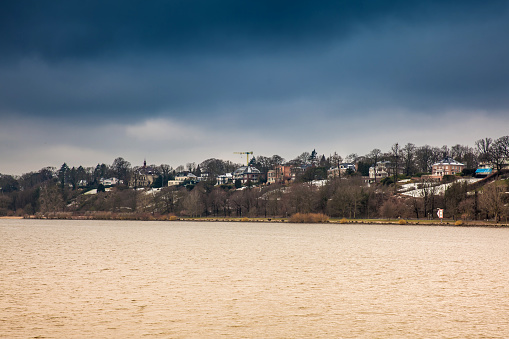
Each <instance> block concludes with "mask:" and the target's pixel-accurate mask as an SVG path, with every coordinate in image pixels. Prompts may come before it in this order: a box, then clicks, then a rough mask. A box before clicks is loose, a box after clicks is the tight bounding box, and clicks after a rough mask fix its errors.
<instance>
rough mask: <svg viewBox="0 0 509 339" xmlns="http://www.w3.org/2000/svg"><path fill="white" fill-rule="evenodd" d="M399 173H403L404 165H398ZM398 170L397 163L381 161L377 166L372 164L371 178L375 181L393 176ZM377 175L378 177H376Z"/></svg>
mask: <svg viewBox="0 0 509 339" xmlns="http://www.w3.org/2000/svg"><path fill="white" fill-rule="evenodd" d="M397 170H398V174H403V173H404V170H403V166H399V167H398V169H397ZM395 172H396V166H395V164H393V163H391V162H390V161H380V162H378V163H377V164H376V167H375V166H371V167H370V168H369V180H370V181H371V182H373V181H377V182H378V181H379V180H381V179H384V178H387V177H390V176H393V175H394V173H395ZM375 175H376V177H375Z"/></svg>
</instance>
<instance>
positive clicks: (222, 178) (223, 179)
mask: <svg viewBox="0 0 509 339" xmlns="http://www.w3.org/2000/svg"><path fill="white" fill-rule="evenodd" d="M232 182H233V174H231V173H226V174H222V175H219V176H218V177H217V180H216V185H225V184H229V183H232Z"/></svg>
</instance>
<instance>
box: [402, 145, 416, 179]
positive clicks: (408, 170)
mask: <svg viewBox="0 0 509 339" xmlns="http://www.w3.org/2000/svg"><path fill="white" fill-rule="evenodd" d="M401 155H402V160H403V166H404V168H405V174H406V175H407V176H410V175H411V174H413V171H414V158H415V145H414V144H412V143H408V144H406V145H405V147H403V149H402V150H401Z"/></svg>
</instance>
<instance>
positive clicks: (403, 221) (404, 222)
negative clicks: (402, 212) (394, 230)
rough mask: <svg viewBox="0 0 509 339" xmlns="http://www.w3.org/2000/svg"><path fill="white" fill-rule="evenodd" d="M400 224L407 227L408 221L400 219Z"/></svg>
mask: <svg viewBox="0 0 509 339" xmlns="http://www.w3.org/2000/svg"><path fill="white" fill-rule="evenodd" d="M398 224H400V225H406V220H405V219H400V220H399V221H398Z"/></svg>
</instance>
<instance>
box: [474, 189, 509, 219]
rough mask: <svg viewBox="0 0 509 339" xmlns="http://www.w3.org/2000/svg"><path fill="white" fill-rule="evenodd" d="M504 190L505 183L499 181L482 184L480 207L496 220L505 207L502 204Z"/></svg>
mask: <svg viewBox="0 0 509 339" xmlns="http://www.w3.org/2000/svg"><path fill="white" fill-rule="evenodd" d="M505 191H506V185H504V184H503V183H501V182H493V183H491V184H488V185H485V186H484V188H483V190H482V194H481V195H480V198H479V203H480V207H481V209H482V210H483V211H484V212H486V215H487V216H491V217H493V219H494V220H495V221H496V222H498V221H499V220H500V215H501V214H502V213H503V211H504V209H506V208H507V207H505V206H504V203H505V201H504V198H503V193H504V192H505Z"/></svg>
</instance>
